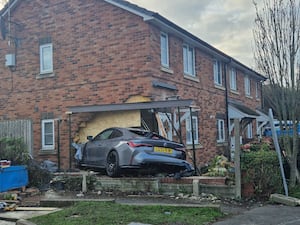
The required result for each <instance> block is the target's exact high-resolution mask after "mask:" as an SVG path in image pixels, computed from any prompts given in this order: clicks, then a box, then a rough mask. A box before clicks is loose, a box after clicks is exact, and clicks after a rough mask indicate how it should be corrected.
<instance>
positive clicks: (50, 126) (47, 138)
mask: <svg viewBox="0 0 300 225" xmlns="http://www.w3.org/2000/svg"><path fill="white" fill-rule="evenodd" d="M42 149H43V150H53V149H54V120H42Z"/></svg>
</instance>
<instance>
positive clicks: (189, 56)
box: [182, 44, 196, 77]
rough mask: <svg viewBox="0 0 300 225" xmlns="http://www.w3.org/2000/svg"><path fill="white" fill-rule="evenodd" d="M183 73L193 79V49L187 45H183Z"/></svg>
mask: <svg viewBox="0 0 300 225" xmlns="http://www.w3.org/2000/svg"><path fill="white" fill-rule="evenodd" d="M182 49H183V72H184V73H185V74H187V75H189V76H192V77H195V76H196V73H195V49H194V48H193V47H191V46H189V45H188V44H183V48H182Z"/></svg>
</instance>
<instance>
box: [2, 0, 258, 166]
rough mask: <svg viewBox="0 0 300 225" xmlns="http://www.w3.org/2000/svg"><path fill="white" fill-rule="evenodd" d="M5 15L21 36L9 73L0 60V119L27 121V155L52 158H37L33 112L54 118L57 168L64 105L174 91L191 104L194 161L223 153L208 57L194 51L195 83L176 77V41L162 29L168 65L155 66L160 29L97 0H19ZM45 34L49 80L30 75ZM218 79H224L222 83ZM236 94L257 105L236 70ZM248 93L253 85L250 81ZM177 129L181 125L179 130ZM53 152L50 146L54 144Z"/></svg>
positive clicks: (218, 101)
mask: <svg viewBox="0 0 300 225" xmlns="http://www.w3.org/2000/svg"><path fill="white" fill-rule="evenodd" d="M12 20H13V21H15V22H19V23H22V24H23V25H24V26H23V28H22V30H20V31H18V32H16V35H17V36H18V37H19V38H20V39H21V42H20V45H19V47H18V48H17V54H16V55H17V67H16V71H14V72H10V71H9V70H8V68H5V67H4V57H1V59H0V81H1V82H0V103H1V104H0V119H20V118H26V119H28V118H29V119H32V121H33V130H34V134H33V137H34V156H35V157H40V159H52V160H56V158H57V155H56V152H54V154H45V155H41V151H40V149H41V134H40V131H41V118H42V117H41V115H42V113H50V112H52V113H53V114H54V117H55V118H62V120H63V121H62V123H61V126H60V127H61V138H60V140H61V157H62V168H67V167H68V163H69V162H68V160H69V158H68V157H69V132H68V116H67V115H66V114H65V112H66V111H67V108H68V107H69V106H79V105H96V104H109V103H123V102H125V101H126V100H127V99H128V98H129V97H130V96H134V95H142V96H145V97H150V98H151V99H153V100H165V98H166V97H168V96H173V95H178V96H180V98H181V99H189V98H191V99H194V100H195V105H196V106H197V107H198V108H199V112H198V115H199V140H200V143H201V145H202V147H201V148H199V149H197V162H198V163H199V164H200V163H201V164H203V163H207V162H209V161H210V159H211V158H212V157H213V156H214V155H215V154H220V153H222V152H223V151H224V146H217V145H216V135H217V131H216V115H217V114H225V113H226V105H225V97H224V96H225V92H224V90H221V89H218V88H215V86H214V80H213V61H212V59H213V57H212V56H210V55H208V54H206V53H204V52H202V51H200V50H199V49H196V52H195V55H196V75H197V78H198V81H194V80H191V79H187V78H185V77H184V74H183V63H182V62H183V59H182V44H183V40H182V39H181V38H178V37H176V36H174V35H172V34H169V49H170V50H169V51H170V53H169V56H170V69H171V70H172V71H173V73H172V74H171V73H167V72H164V71H162V70H161V65H160V36H159V35H160V29H158V28H156V27H154V26H152V25H149V24H147V23H145V22H144V21H143V20H142V18H140V17H138V16H135V15H133V14H131V13H129V12H127V11H125V10H122V9H120V8H117V7H114V6H112V5H110V4H107V3H105V2H104V1H99V0H91V1H88V2H87V1H83V0H72V1H61V0H51V1H42V0H35V1H29V0H24V1H21V2H20V4H19V6H18V7H17V8H16V10H15V11H13V13H12ZM46 36H50V37H51V39H52V43H53V49H54V50H53V52H54V74H55V76H54V77H51V78H45V79H37V78H36V76H38V75H39V39H40V38H44V37H46ZM13 50H14V49H13V48H10V49H8V47H7V40H6V41H0V52H1V55H2V56H3V55H5V54H6V53H8V52H13ZM153 80H160V81H163V82H166V83H168V84H173V85H175V86H176V87H177V89H178V91H172V90H167V89H161V88H155V87H152V81H153ZM223 83H224V82H223ZM238 83H239V84H238V86H239V87H241V89H239V90H240V95H239V96H237V95H234V94H230V97H231V98H236V99H242V100H244V101H246V102H247V104H249V105H251V106H252V107H254V108H255V106H256V105H259V104H260V102H258V101H256V99H255V96H254V95H253V96H254V98H253V99H249V98H246V97H244V91H243V84H244V80H243V77H242V74H241V73H238ZM251 87H252V93H255V89H254V88H255V87H254V83H252V84H251ZM91 116H92V115H90V114H80V115H79V114H78V115H73V116H72V136H73V135H74V134H75V132H76V131H77V130H78V125H79V124H80V122H82V121H86V120H88V119H89V118H90V117H91ZM183 130H185V127H183ZM56 150H57V149H56Z"/></svg>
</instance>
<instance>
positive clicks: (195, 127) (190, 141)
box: [185, 116, 199, 144]
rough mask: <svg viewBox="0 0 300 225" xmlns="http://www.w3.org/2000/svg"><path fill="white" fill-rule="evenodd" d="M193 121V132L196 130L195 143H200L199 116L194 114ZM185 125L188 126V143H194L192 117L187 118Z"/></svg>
mask: <svg viewBox="0 0 300 225" xmlns="http://www.w3.org/2000/svg"><path fill="white" fill-rule="evenodd" d="M192 121H193V132H194V143H195V144H198V143H199V132H198V117H197V116H193V117H192ZM185 124H186V125H185V126H186V143H187V144H193V140H192V127H191V118H190V117H189V118H187V119H186V121H185Z"/></svg>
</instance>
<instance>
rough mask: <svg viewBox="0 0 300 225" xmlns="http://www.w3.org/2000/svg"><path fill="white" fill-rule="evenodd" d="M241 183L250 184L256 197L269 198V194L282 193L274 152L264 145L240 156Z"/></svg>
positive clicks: (277, 163) (278, 168)
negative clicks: (242, 175)
mask: <svg viewBox="0 0 300 225" xmlns="http://www.w3.org/2000/svg"><path fill="white" fill-rule="evenodd" d="M241 168H242V171H243V174H244V175H245V176H244V177H243V178H242V183H252V184H253V186H254V191H255V196H256V197H259V198H261V197H263V198H264V197H269V195H270V194H271V193H274V192H282V182H281V176H280V167H279V162H278V158H277V154H276V152H275V151H271V150H269V149H268V148H267V147H266V146H265V145H262V146H261V148H260V149H259V150H257V151H249V152H243V153H242V154H241Z"/></svg>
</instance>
